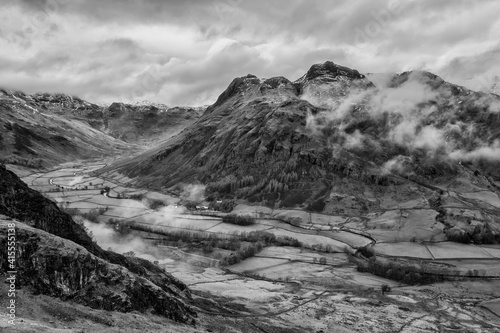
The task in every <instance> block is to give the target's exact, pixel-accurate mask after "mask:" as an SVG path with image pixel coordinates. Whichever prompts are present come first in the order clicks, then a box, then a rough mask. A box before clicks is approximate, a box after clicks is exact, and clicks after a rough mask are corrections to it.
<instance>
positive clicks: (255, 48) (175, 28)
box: [0, 0, 500, 105]
mask: <svg viewBox="0 0 500 333" xmlns="http://www.w3.org/2000/svg"><path fill="white" fill-rule="evenodd" d="M0 4H1V11H0V86H2V87H7V88H10V89H19V90H23V91H26V92H37V91H39V92H63V93H67V94H72V95H78V96H80V97H82V98H84V99H87V100H89V101H91V102H98V103H108V102H112V101H138V100H150V101H154V102H159V103H165V104H169V105H203V104H210V103H213V102H214V101H215V99H216V98H217V96H218V95H219V94H220V93H221V92H222V91H223V90H224V89H225V88H226V87H227V85H228V84H229V83H230V82H231V80H232V79H233V78H235V77H237V76H243V75H246V74H248V73H252V74H255V75H257V76H259V77H272V76H277V75H282V76H285V77H287V78H289V79H290V80H295V79H297V78H299V77H300V76H301V75H302V74H304V73H305V72H306V71H307V70H308V68H309V67H310V66H311V65H312V64H314V63H319V62H324V61H326V60H331V61H333V62H335V63H338V64H341V65H344V66H348V67H351V68H356V69H358V70H359V71H361V72H365V73H369V72H375V73H378V72H401V71H405V70H411V69H421V70H428V71H431V72H434V73H436V74H438V75H440V76H441V77H443V78H444V79H445V80H447V81H450V82H453V83H458V84H461V85H465V86H467V87H469V88H472V89H477V90H485V91H486V90H489V89H491V86H492V84H493V83H494V82H495V80H496V79H495V76H496V75H498V76H500V62H499V59H500V16H499V15H498V13H500V1H498V0H481V1H479V0H478V1H474V0H440V1H435V0H422V1H409V0H404V1H403V0H390V1H382V0H361V1H349V0H335V1H333V0H315V1H312V0H303V1H299V0H276V1H263V0H262V1H261V0H252V1H244V0H189V1H188V0H142V1H141V0H22V1H21V0H0ZM498 86H500V83H499V84H498ZM499 91H500V88H499Z"/></svg>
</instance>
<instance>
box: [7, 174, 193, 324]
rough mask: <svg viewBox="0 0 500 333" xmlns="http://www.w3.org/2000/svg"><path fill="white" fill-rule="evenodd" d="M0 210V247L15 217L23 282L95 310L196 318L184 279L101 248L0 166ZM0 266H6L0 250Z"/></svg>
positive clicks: (79, 228) (51, 204) (58, 211)
mask: <svg viewBox="0 0 500 333" xmlns="http://www.w3.org/2000/svg"><path fill="white" fill-rule="evenodd" d="M0 214H2V215H4V218H3V219H1V220H0V224H2V231H0V246H2V248H5V246H6V242H7V228H6V227H5V224H6V223H12V221H8V220H6V219H5V217H8V218H12V219H15V222H14V223H16V238H17V255H18V258H17V263H16V264H17V270H18V272H19V274H18V276H19V283H20V284H21V286H29V287H30V288H31V289H32V290H33V291H34V292H35V293H41V294H45V295H51V296H56V297H61V298H63V299H71V300H74V301H76V302H78V303H81V304H85V305H88V306H91V307H94V308H99V309H106V310H116V311H125V312H127V311H132V310H138V311H152V312H153V313H155V314H158V315H162V316H165V317H168V318H171V319H173V320H176V321H180V322H192V321H193V320H194V318H195V317H196V313H195V312H194V310H193V309H192V308H191V307H190V306H188V305H187V304H186V303H185V300H188V299H190V297H191V295H190V291H189V289H187V287H186V285H185V284H184V283H182V282H181V281H179V280H177V279H175V278H174V277H173V276H171V275H170V274H168V273H166V272H165V271H164V270H162V269H161V268H159V267H157V266H156V265H154V264H152V263H150V262H149V261H147V260H144V259H140V258H129V257H125V256H123V255H120V254H116V253H114V252H110V251H104V250H103V249H101V248H100V247H99V246H98V245H96V244H95V243H94V242H92V240H91V239H90V237H89V236H88V235H87V234H86V232H85V231H84V229H83V228H82V227H81V226H80V225H78V224H77V223H75V222H74V221H73V220H72V219H71V217H70V216H69V215H67V214H65V213H63V212H61V211H60V210H59V209H58V207H57V206H56V205H55V204H54V203H53V202H51V201H50V200H48V199H46V198H44V197H43V196H42V195H41V194H39V193H38V192H36V191H34V190H32V189H30V188H28V186H27V185H26V184H24V183H23V182H22V181H21V180H20V179H19V178H17V176H16V175H15V174H13V173H12V172H10V171H8V170H6V169H5V167H4V166H3V165H0ZM0 266H1V267H2V269H5V271H7V270H8V269H7V253H6V252H3V251H2V253H1V258H0Z"/></svg>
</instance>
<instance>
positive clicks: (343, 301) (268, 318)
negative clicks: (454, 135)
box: [0, 161, 500, 333]
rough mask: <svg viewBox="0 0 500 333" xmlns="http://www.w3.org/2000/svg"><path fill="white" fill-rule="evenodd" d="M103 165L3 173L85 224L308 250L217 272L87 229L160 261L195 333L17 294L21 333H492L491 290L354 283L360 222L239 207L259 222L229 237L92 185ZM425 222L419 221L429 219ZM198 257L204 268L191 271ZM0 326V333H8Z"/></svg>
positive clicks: (459, 249)
mask: <svg viewBox="0 0 500 333" xmlns="http://www.w3.org/2000/svg"><path fill="white" fill-rule="evenodd" d="M105 165H106V161H77V162H74V163H66V164H63V165H60V166H58V167H57V168H54V169H53V170H51V171H43V172H36V173H32V172H31V171H29V170H27V169H21V168H19V167H15V166H9V168H10V169H11V170H12V171H14V172H16V173H17V174H18V175H19V176H20V177H21V178H22V179H23V181H25V182H26V183H27V184H28V185H29V186H30V187H32V188H34V189H36V190H38V191H40V192H42V193H44V194H45V195H46V196H47V197H50V198H51V199H53V200H54V201H56V202H59V203H61V205H63V206H64V207H65V208H76V209H78V210H79V211H82V212H89V211H92V210H93V209H96V208H106V211H105V212H104V213H103V214H102V215H101V216H99V221H101V222H104V221H107V220H109V219H120V220H133V221H134V223H137V224H143V225H149V226H152V227H155V228H159V230H160V231H161V230H162V229H164V230H173V229H175V230H188V231H196V232H203V233H215V234H217V235H231V234H233V233H234V232H235V231H239V232H241V231H252V230H265V231H267V232H270V233H274V234H275V235H277V236H290V237H293V238H296V239H298V240H299V241H300V242H301V243H302V244H304V245H307V246H306V247H307V248H304V247H283V246H269V247H265V248H264V249H263V250H262V251H261V252H259V253H257V254H256V255H255V256H254V257H251V258H247V259H245V260H243V261H241V262H239V263H236V264H234V265H230V266H227V267H221V266H220V265H218V263H217V261H216V260H214V259H213V258H210V257H205V256H204V254H203V253H188V254H186V255H184V256H182V255H180V254H179V253H180V252H179V250H175V249H172V248H170V247H167V246H155V245H153V241H154V238H155V237H156V238H158V237H159V236H158V234H157V235H156V236H155V233H151V232H144V231H141V232H137V233H135V234H134V238H128V239H127V242H128V243H123V242H119V241H116V239H114V238H113V237H110V236H109V233H107V234H106V235H104V236H103V233H101V231H102V230H103V229H99V228H100V227H99V226H101V225H102V223H101V224H95V225H92V224H88V223H86V226H87V227H88V228H89V229H90V230H91V231H93V233H94V236H95V239H96V241H97V243H98V244H99V245H100V246H101V247H103V248H108V247H110V248H111V249H112V250H114V251H116V252H126V251H130V249H131V244H132V243H133V244H135V245H134V246H135V247H133V250H134V252H136V254H137V255H140V256H143V257H145V258H146V259H150V260H152V261H153V260H156V261H158V264H159V265H162V267H165V269H166V270H167V271H168V272H170V273H171V274H173V275H174V276H175V277H177V278H179V279H180V280H182V281H184V282H185V283H186V284H187V285H188V286H189V287H190V289H191V290H192V291H193V298H194V300H193V306H195V307H196V308H197V311H198V313H199V315H200V318H199V320H198V322H199V323H198V326H197V327H190V326H181V325H178V324H173V323H171V322H169V321H167V320H165V319H162V318H158V317H155V316H151V315H148V314H140V313H132V314H122V313H107V312H103V311H97V310H92V309H88V308H85V307H83V306H80V305H77V304H71V303H70V304H69V305H67V306H66V305H65V303H63V305H57V304H60V303H59V301H57V300H54V299H51V298H50V297H47V296H41V295H38V296H31V295H28V292H26V291H22V293H24V294H22V297H23V299H24V302H22V303H21V306H20V310H19V314H18V315H19V317H18V318H19V321H18V326H17V328H16V329H17V331H19V332H122V331H123V332H124V331H126V332H139V331H141V332H148V331H149V332H163V331H165V330H164V329H165V327H168V328H167V331H168V332H181V331H182V332H203V331H207V332H239V331H241V332H408V333H409V332H500V280H499V279H498V278H490V279H484V278H474V279H463V280H462V281H453V282H442V283H436V284H432V285H425V286H408V285H404V284H401V283H396V282H394V281H391V280H387V279H384V278H381V277H377V276H374V275H372V274H369V273H362V272H358V271H357V270H356V266H355V265H354V264H353V263H351V262H350V261H349V260H348V255H347V253H346V252H347V251H346V248H348V249H350V251H355V250H356V249H357V248H359V247H361V246H365V245H367V244H373V243H375V241H374V238H373V237H375V238H377V236H376V235H375V236H374V235H370V234H367V233H366V232H364V231H361V230H360V228H359V224H360V223H362V221H360V220H359V219H357V218H349V217H345V216H327V215H321V214H313V215H311V214H309V213H305V212H300V211H278V210H274V211H273V210H269V209H268V208H265V207H260V208H259V207H255V206H245V205H239V206H237V207H236V210H235V212H237V213H239V214H244V215H248V214H255V216H256V217H258V219H257V223H256V224H254V225H251V226H248V227H241V226H235V225H231V224H227V223H223V222H222V220H221V218H220V217H217V216H202V215H196V214H193V213H190V212H187V211H186V210H185V209H183V207H181V206H180V205H179V200H180V199H179V198H177V197H174V196H171V195H167V194H163V193H157V192H153V191H149V190H147V189H138V188H134V182H133V181H132V180H130V179H128V178H126V177H125V176H122V175H118V174H104V175H102V174H99V173H98V171H99V169H101V168H103V167H104V166H105ZM104 187H109V188H110V191H109V193H108V194H107V195H102V194H101V189H102V188H104ZM63 188H64V190H63ZM134 194H141V195H143V196H144V197H145V198H151V199H161V200H162V201H163V202H165V203H167V204H168V205H167V207H165V208H162V209H159V210H152V209H150V208H148V207H147V205H146V204H145V202H144V201H137V200H131V199H123V197H128V196H130V195H134ZM487 199H488V200H490V201H491V200H492V199H491V198H489V197H488V198H487ZM395 210H396V209H393V208H388V209H387V210H386V211H384V212H380V214H379V215H378V216H377V218H379V219H381V220H383V219H384V218H386V220H390V216H388V214H391V212H394V211H395ZM422 211H423V212H422V214H427V212H426V210H425V208H424V209H422ZM303 214H308V215H306V216H305V217H304V216H302V217H303V220H306V223H302V224H301V225H292V224H289V223H285V222H283V221H284V220H286V219H287V218H289V217H290V216H292V217H294V216H301V215H303ZM384 214H386V215H385V217H384ZM412 218H414V217H412V216H409V217H408V219H409V220H410V219H412ZM426 228H427V227H426ZM426 230H431V229H430V227H429V228H428V229H426ZM431 232H434V233H435V234H436V235H437V234H438V233H437V231H431ZM382 238H383V237H382ZM384 239H385V241H384ZM318 245H320V246H321V247H322V250H321V251H318ZM327 245H328V246H329V247H328V251H325V248H326V246H327ZM375 249H376V251H377V253H379V254H380V255H383V256H387V257H413V258H417V259H422V260H432V261H440V262H443V263H448V264H450V265H455V266H456V267H458V268H459V270H460V269H461V270H462V271H463V272H468V271H470V270H473V269H476V270H478V271H483V270H484V272H485V273H484V275H487V276H500V264H499V263H500V261H499V259H500V248H498V247H494V246H475V245H459V244H456V243H450V242H443V241H442V240H439V241H438V242H435V243H419V242H409V241H405V240H404V239H401V240H399V241H391V242H389V241H387V238H383V239H380V240H378V239H377V242H376V244H375ZM195 256H199V257H200V258H202V257H204V258H205V259H206V260H203V259H199V260H193V258H194V257H195ZM179 258H182V260H179ZM322 258H324V259H322ZM195 259H196V258H195ZM320 259H321V260H320ZM382 285H388V286H390V287H391V291H389V292H385V293H382V292H381V286H382ZM2 288H5V287H4V286H2ZM1 294H4V290H2V293H1ZM31 299H32V300H33V301H28V300H31ZM52 304H56V305H55V306H52ZM49 305H50V306H49ZM21 320H22V321H21ZM2 322H3V321H0V328H1V329H2V332H3V331H4V330H5V331H6V332H8V327H7V325H5V324H2ZM2 325H3V326H2Z"/></svg>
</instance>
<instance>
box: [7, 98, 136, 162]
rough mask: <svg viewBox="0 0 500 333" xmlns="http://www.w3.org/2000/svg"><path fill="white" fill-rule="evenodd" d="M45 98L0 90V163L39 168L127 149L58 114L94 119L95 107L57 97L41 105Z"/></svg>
mask: <svg viewBox="0 0 500 333" xmlns="http://www.w3.org/2000/svg"><path fill="white" fill-rule="evenodd" d="M47 96H50V95H34V96H31V95H26V94H23V93H21V92H11V91H6V90H0V112H1V114H2V117H1V118H0V126H1V128H2V132H1V133H0V154H1V156H2V161H3V162H5V163H11V164H19V165H24V166H29V167H42V166H49V165H54V164H58V163H62V162H66V161H69V160H75V159H87V158H96V157H102V156H104V155H109V154H117V153H121V152H124V151H125V150H128V149H130V148H131V147H130V145H129V144H126V143H125V142H123V141H121V140H118V139H115V138H113V137H111V136H109V135H107V134H105V133H103V132H101V131H99V130H97V129H95V128H93V127H91V126H90V125H89V123H88V122H87V121H86V120H79V119H75V118H71V117H65V116H61V113H71V112H83V113H85V114H87V116H89V117H91V115H93V116H95V117H98V116H99V112H100V111H99V107H97V106H96V105H92V104H90V103H87V102H85V101H82V100H80V99H76V98H69V97H68V96H66V95H59V99H58V100H57V101H55V100H53V99H52V100H51V101H50V102H45V99H48V97H47ZM56 111H57V112H56ZM93 116H92V117H93ZM83 118H84V119H87V117H83ZM83 118H82V119H83ZM90 123H92V122H90Z"/></svg>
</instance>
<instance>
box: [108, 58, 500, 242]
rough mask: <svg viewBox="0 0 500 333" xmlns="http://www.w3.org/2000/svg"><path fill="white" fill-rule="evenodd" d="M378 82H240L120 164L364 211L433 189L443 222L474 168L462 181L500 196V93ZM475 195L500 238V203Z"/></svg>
mask: <svg viewBox="0 0 500 333" xmlns="http://www.w3.org/2000/svg"><path fill="white" fill-rule="evenodd" d="M373 80H374V81H373V82H372V81H370V80H369V79H368V78H367V77H366V76H364V75H362V74H360V73H359V72H358V71H356V70H352V69H349V68H346V67H342V66H338V65H335V64H333V63H332V62H326V63H324V64H317V65H314V66H312V67H311V69H310V70H309V71H308V72H307V73H306V74H305V75H304V76H302V77H301V78H300V79H298V80H296V81H295V82H291V81H289V80H288V79H286V78H283V77H276V78H271V79H259V78H257V77H255V76H253V75H247V76H245V77H240V78H237V79H235V80H233V82H231V84H230V85H229V87H228V88H227V89H226V90H225V91H224V92H223V93H222V94H221V95H220V96H219V98H218V99H217V101H216V102H215V103H214V104H213V105H211V106H209V107H208V108H207V110H206V111H205V113H204V114H203V116H202V117H201V118H200V119H199V120H198V121H197V122H196V123H195V124H193V125H192V126H190V127H188V128H186V129H185V130H184V131H183V132H181V133H180V134H179V135H177V136H175V137H173V138H172V139H171V140H170V141H168V142H167V143H165V144H163V145H161V146H160V147H157V148H155V149H153V150H150V151H147V152H145V153H143V154H141V155H139V156H137V157H135V158H131V159H126V160H124V161H122V162H120V163H117V164H115V165H114V166H112V167H111V168H108V170H118V171H119V172H122V173H124V174H126V175H127V176H129V177H132V178H135V179H136V181H137V184H139V185H140V186H146V187H150V188H156V189H163V190H167V189H170V190H175V188H176V185H177V184H179V183H192V182H200V183H203V184H205V185H206V186H207V194H208V195H209V196H208V198H209V199H215V198H230V199H238V200H241V201H242V202H245V201H246V202H250V203H254V204H264V205H267V206H270V207H274V208H278V207H290V208H301V209H306V210H309V211H316V212H322V213H324V214H345V215H349V216H357V217H362V218H364V217H365V216H367V214H369V213H371V212H377V211H380V210H381V209H383V207H384V206H385V205H386V204H385V202H389V201H395V202H398V203H400V204H403V203H405V202H410V201H412V200H416V199H417V198H422V197H423V198H424V199H423V200H424V202H425V205H426V207H430V208H433V209H435V210H436V211H439V212H440V214H441V215H440V216H441V217H440V218H443V214H444V215H446V214H447V213H446V211H445V210H444V207H442V205H441V203H442V202H444V201H446V200H448V202H450V201H451V202H456V201H457V200H456V199H452V198H447V199H445V198H444V197H443V195H447V193H448V192H449V191H450V190H452V189H453V186H458V185H457V184H456V183H455V184H454V185H453V186H452V183H453V182H454V181H457V180H458V179H459V178H460V177H462V178H464V177H465V176H464V175H466V174H469V173H470V172H473V173H474V175H475V176H473V178H468V179H465V180H462V181H463V182H464V184H462V187H464V186H466V187H468V188H475V189H476V190H478V191H479V190H484V191H487V192H489V191H491V194H492V195H493V196H497V194H498V189H499V187H498V181H499V180H500V173H499V170H500V167H499V166H500V158H499V156H500V143H499V139H500V130H499V128H500V112H499V111H500V97H499V96H497V95H491V94H485V93H481V92H474V91H470V90H467V89H465V88H463V87H460V86H456V85H453V84H451V83H448V82H445V81H444V80H442V79H441V78H439V77H438V76H436V75H434V74H432V73H428V72H418V71H414V72H405V73H402V74H394V75H386V76H384V77H383V79H380V78H379V79H377V80H375V79H373ZM474 177H476V178H477V179H474ZM465 178H466V177H465ZM395 189H397V190H395ZM447 191H448V192H447ZM448 195H449V196H452V194H450V193H448ZM418 200H421V199H418ZM464 200H466V201H467V200H472V199H464ZM471 202H472V203H470V204H466V206H468V207H469V208H471V209H472V208H480V209H482V208H484V209H486V210H485V211H483V213H484V214H483V215H484V216H485V218H484V220H485V221H490V222H492V224H491V225H492V226H494V227H493V229H494V230H496V231H495V232H494V233H495V234H497V235H498V225H497V223H493V221H494V220H495V219H496V218H498V216H499V211H498V208H497V207H496V206H481V205H479V206H477V203H476V202H475V201H474V200H472V201H471ZM461 205H463V203H462V204H461ZM452 206H453V205H452ZM455 206H456V205H455ZM446 218H447V217H446ZM446 218H444V219H446ZM453 225H455V224H454V223H451V224H450V227H451V226H453ZM471 228H473V227H471ZM462 231H464V230H462ZM464 232H465V231H464ZM473 234H474V232H472V231H471V232H470V236H471V237H472V235H473ZM495 237H497V236H495ZM497 238H498V237H497Z"/></svg>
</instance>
